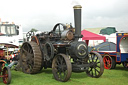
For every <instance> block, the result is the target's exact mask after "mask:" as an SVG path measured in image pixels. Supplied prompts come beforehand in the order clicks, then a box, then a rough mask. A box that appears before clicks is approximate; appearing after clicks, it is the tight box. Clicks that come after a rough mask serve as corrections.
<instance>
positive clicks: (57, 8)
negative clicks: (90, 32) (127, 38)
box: [0, 0, 128, 32]
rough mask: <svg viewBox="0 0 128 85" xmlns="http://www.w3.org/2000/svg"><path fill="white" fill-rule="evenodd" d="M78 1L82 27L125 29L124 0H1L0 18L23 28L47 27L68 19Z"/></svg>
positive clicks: (127, 15) (127, 21) (126, 3)
mask: <svg viewBox="0 0 128 85" xmlns="http://www.w3.org/2000/svg"><path fill="white" fill-rule="evenodd" d="M78 4H80V5H82V29H84V28H97V27H108V26H112V27H116V29H117V30H118V31H128V0H2V1H1V2H0V18H1V20H2V21H9V22H15V23H16V24H20V25H22V27H23V31H26V32H27V31H29V30H31V29H32V28H36V29H38V30H41V31H50V30H52V29H53V27H54V25H55V24H56V23H60V22H61V23H64V24H66V23H72V24H73V26H74V15H73V6H74V5H78Z"/></svg>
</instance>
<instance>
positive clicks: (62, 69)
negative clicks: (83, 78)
mask: <svg viewBox="0 0 128 85" xmlns="http://www.w3.org/2000/svg"><path fill="white" fill-rule="evenodd" d="M52 72H53V75H54V78H55V79H56V80H58V81H62V82H66V81H68V80H69V79H70V76H71V73H72V66H71V61H70V59H69V58H68V56H66V55H65V54H58V55H56V56H55V57H54V59H53V62H52Z"/></svg>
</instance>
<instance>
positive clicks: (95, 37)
mask: <svg viewBox="0 0 128 85" xmlns="http://www.w3.org/2000/svg"><path fill="white" fill-rule="evenodd" d="M81 34H82V35H83V38H82V40H86V43H87V45H88V42H89V40H104V42H106V37H104V36H101V35H98V34H95V33H92V32H89V31H87V30H83V31H81Z"/></svg>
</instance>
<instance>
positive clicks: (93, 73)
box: [86, 51, 104, 78]
mask: <svg viewBox="0 0 128 85" xmlns="http://www.w3.org/2000/svg"><path fill="white" fill-rule="evenodd" d="M88 63H90V64H91V66H90V67H89V68H88V70H87V71H86V73H87V74H88V75H89V76H90V77H93V78H98V77H100V76H101V75H102V74H103V72H104V63H103V58H102V56H101V55H100V54H99V53H97V52H93V51H92V52H90V54H89V59H88Z"/></svg>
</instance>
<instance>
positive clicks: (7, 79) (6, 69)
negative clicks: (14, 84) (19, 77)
mask: <svg viewBox="0 0 128 85" xmlns="http://www.w3.org/2000/svg"><path fill="white" fill-rule="evenodd" d="M2 74H3V82H4V83H5V84H10V82H11V71H10V68H9V67H4V69H3V72H2Z"/></svg>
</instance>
